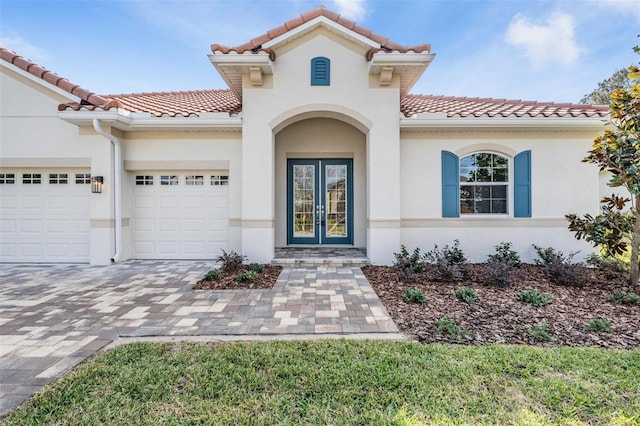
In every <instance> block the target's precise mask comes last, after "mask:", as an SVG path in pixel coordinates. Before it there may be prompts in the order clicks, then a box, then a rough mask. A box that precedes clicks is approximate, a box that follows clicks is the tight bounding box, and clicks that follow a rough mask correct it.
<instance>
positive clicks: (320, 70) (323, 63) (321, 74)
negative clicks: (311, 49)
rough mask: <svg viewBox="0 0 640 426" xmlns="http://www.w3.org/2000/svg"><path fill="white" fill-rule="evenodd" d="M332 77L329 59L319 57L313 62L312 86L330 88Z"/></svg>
mask: <svg viewBox="0 0 640 426" xmlns="http://www.w3.org/2000/svg"><path fill="white" fill-rule="evenodd" d="M330 77H331V61H330V60H329V58H325V57H322V56H318V57H316V58H313V59H312V60H311V85H312V86H329V83H330V80H331V79H330Z"/></svg>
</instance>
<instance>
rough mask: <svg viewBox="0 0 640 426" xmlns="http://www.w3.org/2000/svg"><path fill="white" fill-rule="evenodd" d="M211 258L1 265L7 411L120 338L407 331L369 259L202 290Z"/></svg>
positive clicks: (3, 404)
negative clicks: (389, 307)
mask: <svg viewBox="0 0 640 426" xmlns="http://www.w3.org/2000/svg"><path fill="white" fill-rule="evenodd" d="M211 266H212V265H211V263H210V262H198V261H131V262H125V263H121V264H117V265H113V266H105V267H97V266H87V265H6V264H5V265H0V283H1V284H0V416H2V415H5V414H6V413H8V412H9V411H10V410H11V409H13V408H15V407H16V406H17V405H19V404H20V403H22V402H23V401H24V400H26V399H27V398H28V397H29V396H31V395H33V394H34V393H35V392H37V391H38V390H39V389H40V388H41V387H42V386H44V385H46V384H48V383H50V382H52V381H53V380H54V379H56V378H57V377H59V376H60V375H62V374H63V373H64V372H65V371H67V370H68V369H70V368H72V367H73V366H75V365H77V364H78V363H79V362H81V361H83V360H84V359H86V358H87V357H89V356H91V355H92V354H94V353H95V352H96V351H98V350H100V349H101V348H103V347H104V346H106V345H108V344H109V343H111V342H112V341H114V340H116V339H120V338H127V337H131V338H141V337H144V336H178V337H179V336H200V337H202V338H205V337H207V338H212V337H214V338H215V336H222V335H227V336H228V335H237V336H246V338H247V339H249V338H251V337H255V336H275V338H278V337H283V336H284V335H299V336H304V335H318V334H337V335H343V336H344V335H350V334H358V335H359V336H362V335H363V334H364V335H365V336H370V337H386V338H401V336H400V335H399V334H398V329H397V328H396V326H395V324H394V323H393V321H392V320H391V318H390V317H389V315H388V313H387V311H386V309H385V308H384V306H383V305H382V303H381V302H380V300H379V299H378V297H377V295H376V294H375V292H374V291H373V289H372V288H371V286H370V285H369V283H368V281H367V280H366V278H365V277H364V275H363V274H362V271H361V270H360V269H359V268H350V267H330V266H320V267H316V268H300V269H298V268H294V269H288V268H287V269H284V270H283V272H282V274H281V275H280V277H279V279H278V282H277V283H276V285H275V286H274V288H273V289H271V290H243V291H211V290H193V289H192V287H193V285H194V284H195V283H196V281H197V280H198V279H200V278H201V277H202V276H203V275H204V273H205V272H206V271H207V270H209V269H211Z"/></svg>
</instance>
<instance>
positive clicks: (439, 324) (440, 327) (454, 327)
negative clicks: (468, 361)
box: [436, 315, 462, 337]
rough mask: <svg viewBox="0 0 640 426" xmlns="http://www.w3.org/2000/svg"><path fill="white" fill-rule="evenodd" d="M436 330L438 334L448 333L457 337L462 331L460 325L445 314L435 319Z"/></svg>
mask: <svg viewBox="0 0 640 426" xmlns="http://www.w3.org/2000/svg"><path fill="white" fill-rule="evenodd" d="M436 330H437V331H438V333H440V334H448V335H450V336H453V337H459V336H460V334H461V332H462V330H460V326H459V325H458V324H456V322H455V321H454V320H452V319H451V318H449V317H447V316H446V315H445V316H443V317H442V318H440V319H439V320H437V321H436Z"/></svg>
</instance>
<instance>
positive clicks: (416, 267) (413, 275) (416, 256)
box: [393, 245, 425, 281]
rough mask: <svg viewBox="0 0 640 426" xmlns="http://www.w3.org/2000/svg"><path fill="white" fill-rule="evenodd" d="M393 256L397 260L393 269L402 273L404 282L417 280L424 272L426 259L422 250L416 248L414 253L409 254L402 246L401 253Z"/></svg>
mask: <svg viewBox="0 0 640 426" xmlns="http://www.w3.org/2000/svg"><path fill="white" fill-rule="evenodd" d="M393 256H394V257H395V258H396V260H395V262H394V263H393V268H394V269H395V270H397V271H398V272H399V273H400V275H401V276H402V278H403V280H406V281H413V280H416V279H418V278H419V277H420V275H421V274H422V273H423V272H424V267H425V259H424V256H423V255H422V253H420V248H418V247H416V248H415V249H414V250H413V253H411V254H409V251H408V250H407V248H406V247H405V246H404V245H402V246H400V252H399V253H393Z"/></svg>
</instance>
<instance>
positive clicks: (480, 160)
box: [459, 152, 509, 214]
mask: <svg viewBox="0 0 640 426" xmlns="http://www.w3.org/2000/svg"><path fill="white" fill-rule="evenodd" d="M459 170H460V213H462V214H466V213H489V214H506V213H507V206H508V203H507V190H508V188H509V160H508V159H507V158H506V157H503V156H501V155H498V154H491V153H484V152H483V153H479V154H472V155H467V156H466V157H463V158H461V159H460V169H459Z"/></svg>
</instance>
